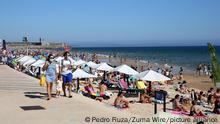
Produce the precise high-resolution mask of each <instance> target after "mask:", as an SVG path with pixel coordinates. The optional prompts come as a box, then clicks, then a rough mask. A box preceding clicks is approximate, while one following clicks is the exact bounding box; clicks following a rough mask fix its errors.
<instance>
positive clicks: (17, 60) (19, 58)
mask: <svg viewBox="0 0 220 124" xmlns="http://www.w3.org/2000/svg"><path fill="white" fill-rule="evenodd" d="M23 57H24V56H23V55H22V56H20V57H18V58H16V59H15V61H18V60H19V59H21V58H23Z"/></svg>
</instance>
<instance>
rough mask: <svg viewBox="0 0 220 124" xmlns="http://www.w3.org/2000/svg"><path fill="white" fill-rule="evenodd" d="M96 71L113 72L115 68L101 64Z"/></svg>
mask: <svg viewBox="0 0 220 124" xmlns="http://www.w3.org/2000/svg"><path fill="white" fill-rule="evenodd" d="M96 69H97V70H99V71H112V70H113V69H114V68H112V67H111V66H109V65H108V64H107V63H101V64H100V65H99V66H98V67H97V68H96Z"/></svg>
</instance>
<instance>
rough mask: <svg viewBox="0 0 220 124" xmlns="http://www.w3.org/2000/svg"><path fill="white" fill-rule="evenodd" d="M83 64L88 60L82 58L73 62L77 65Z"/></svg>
mask: <svg viewBox="0 0 220 124" xmlns="http://www.w3.org/2000/svg"><path fill="white" fill-rule="evenodd" d="M83 64H86V61H83V60H81V59H80V60H78V61H76V62H74V63H73V65H75V66H80V65H83Z"/></svg>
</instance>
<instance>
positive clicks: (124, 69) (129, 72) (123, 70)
mask: <svg viewBox="0 0 220 124" xmlns="http://www.w3.org/2000/svg"><path fill="white" fill-rule="evenodd" d="M113 71H117V72H120V73H123V74H127V75H136V74H138V72H137V71H135V70H134V69H133V68H131V67H130V66H128V65H120V66H118V67H116V68H115V69H113Z"/></svg>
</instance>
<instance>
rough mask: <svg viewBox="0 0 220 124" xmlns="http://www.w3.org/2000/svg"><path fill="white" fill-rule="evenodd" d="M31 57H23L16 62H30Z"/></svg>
mask: <svg viewBox="0 0 220 124" xmlns="http://www.w3.org/2000/svg"><path fill="white" fill-rule="evenodd" d="M32 58H33V57H31V56H24V57H22V58H21V59H19V60H18V62H20V64H22V65H23V64H24V63H25V62H26V61H28V60H30V59H32Z"/></svg>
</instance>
